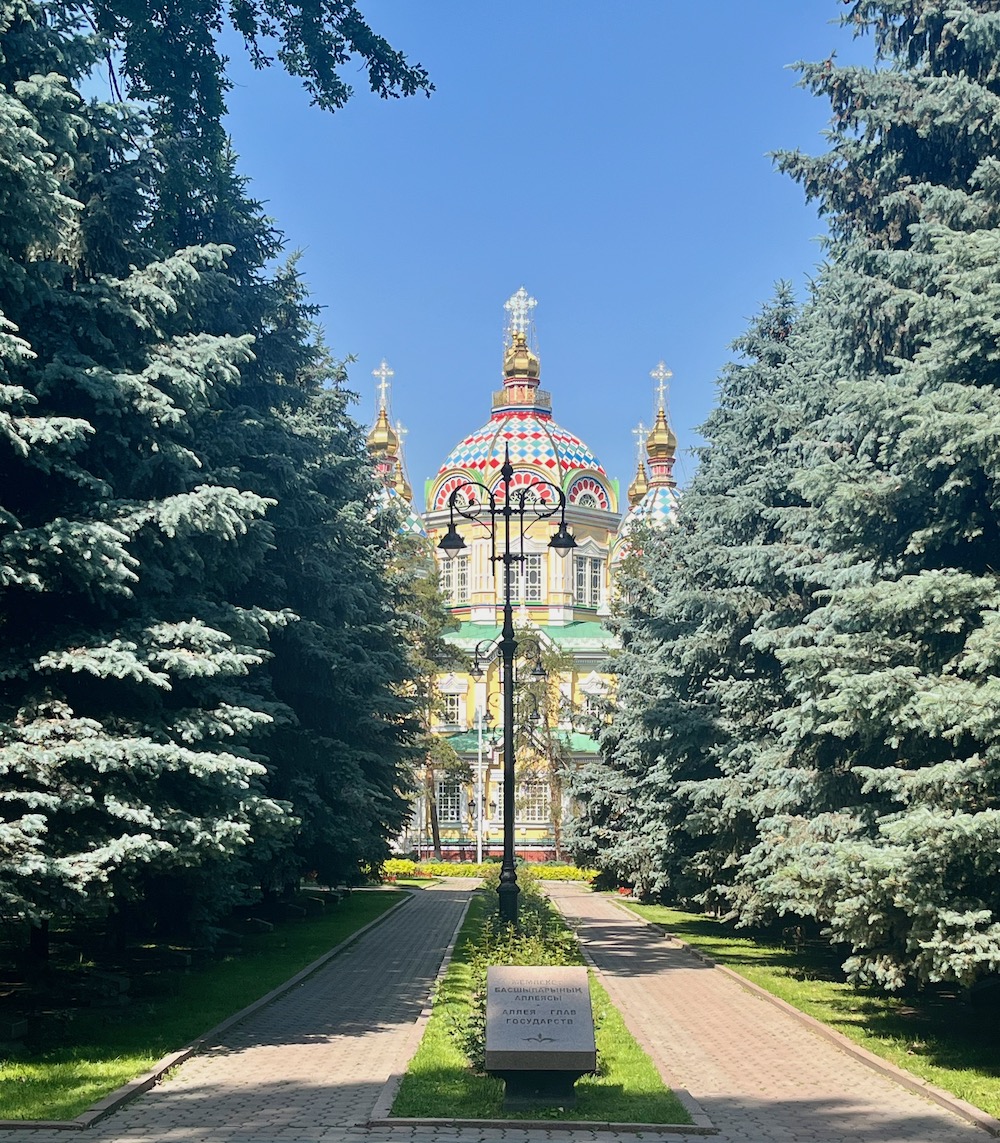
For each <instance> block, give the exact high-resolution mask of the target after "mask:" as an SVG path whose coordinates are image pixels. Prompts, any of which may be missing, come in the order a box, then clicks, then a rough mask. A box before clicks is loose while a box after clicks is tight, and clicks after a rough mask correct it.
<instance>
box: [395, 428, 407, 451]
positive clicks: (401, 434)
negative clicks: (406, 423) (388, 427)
mask: <svg viewBox="0 0 1000 1143" xmlns="http://www.w3.org/2000/svg"><path fill="white" fill-rule="evenodd" d="M409 431H410V430H409V429H404V428H403V422H402V421H397V422H396V436H397V437H399V447H400V450H402V447H403V437H405V436H406V434H407V433H408V432H409Z"/></svg>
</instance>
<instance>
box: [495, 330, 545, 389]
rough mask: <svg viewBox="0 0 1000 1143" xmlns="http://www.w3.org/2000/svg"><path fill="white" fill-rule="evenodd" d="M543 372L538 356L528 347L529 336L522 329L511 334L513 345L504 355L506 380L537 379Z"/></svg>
mask: <svg viewBox="0 0 1000 1143" xmlns="http://www.w3.org/2000/svg"><path fill="white" fill-rule="evenodd" d="M540 374H541V366H540V365H539V362H538V358H537V357H536V356H535V355H534V354H533V353H532V352H531V350H530V349H529V348H528V338H527V336H526V335H525V334H524V333H522V332H521V331H520V330H514V331H513V332H512V334H511V346H510V348H509V349H508V350H507V352H506V353H505V354H504V357H503V375H504V380H505V381H513V380H530V381H537V380H538V378H539V376H540Z"/></svg>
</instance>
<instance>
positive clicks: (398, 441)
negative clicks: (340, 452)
mask: <svg viewBox="0 0 1000 1143" xmlns="http://www.w3.org/2000/svg"><path fill="white" fill-rule="evenodd" d="M395 375H396V374H395V372H394V371H393V370H392V369H390V368H389V365H388V363H387V362H386V360H385V358H384V357H383V358H382V362H381V364H380V365H379V367H378V369H373V370H372V376H373V377H375V378H377V379H378V384H377V385H376V386H375V389H376V392H377V393H378V413H377V415H376V417H375V424H374V425H372V427H371V430H370V431H369V433H368V451H369V452H370V453H371V456H372V460H374V462H375V472H376V475H377V476H378V478H379V480H381V481H382V483H383V484H384V485H385V486H386V487H387V488H392V489H394V490H395V491H396V492H397V493H398V494H399V495H400V496H402V497H403V498H404V499H405V500H406V501H407V502H409V501H411V500H412V499H413V490H412V489H411V488H410V484H409V481H408V480H407V479H406V473H405V471H404V469H403V459H402V447H401V446H402V440H403V436H404V435H405V433H406V430H405V429H404V428H403V426H402V425H401V424H400V423H399V422H397V423H396V425H395V427H393V425H392V422H391V421H390V419H389V394H390V391H391V386H390V385H389V378H390V377H395Z"/></svg>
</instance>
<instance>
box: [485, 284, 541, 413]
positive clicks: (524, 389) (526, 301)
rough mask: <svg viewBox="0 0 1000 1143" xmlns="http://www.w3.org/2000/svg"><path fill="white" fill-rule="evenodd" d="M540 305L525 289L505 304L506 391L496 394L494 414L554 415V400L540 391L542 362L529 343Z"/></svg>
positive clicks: (504, 364)
mask: <svg viewBox="0 0 1000 1143" xmlns="http://www.w3.org/2000/svg"><path fill="white" fill-rule="evenodd" d="M537 305H538V302H537V301H535V299H534V298H532V297H529V296H528V291H527V290H526V289H525V288H524V286H521V288H520V289H519V290H518V291H517V292H516V293H514V294H512V295H511V296H510V297H509V298H508V299H507V300H506V301H505V302H504V304H503V308H504V309H505V310H506V311H507V325H506V328H505V330H504V355H503V388H502V389H501V390H500V391H499V392H498V393H494V394H493V415H494V416H497V415H504V416H505V415H506V414H507V412H508V411H509V410H510V409H511V408H518V409H530V410H532V411H533V412H535V413H536V414H539V415H541V416H543V417H547V416H551V413H552V398H551V397H550V395H549V394H548V393H546V392H544V391H543V390H541V389H539V388H538V380H539V377H540V375H541V363H540V362H539V360H538V354H537V353H535V352H534V351H533V350H532V348H531V345H530V343H529V333H530V332H531V329H532V325H533V322H532V320H531V311H532V310H533V309H534V308H535V306H537Z"/></svg>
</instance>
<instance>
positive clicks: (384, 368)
mask: <svg viewBox="0 0 1000 1143" xmlns="http://www.w3.org/2000/svg"><path fill="white" fill-rule="evenodd" d="M372 376H373V377H378V378H379V379H380V380H379V383H378V385H376V386H375V388H376V389H378V407H379V408H380V409H384V408H385V399H386V395H387V394H388V392H389V378H390V377H395V376H396V374H395V372H394V371H393V370H392V369H390V368H389V366H388V364H387V363H386V360H385V358H384V357H383V358H382V364H381V365H380V366H379V367H378V369H373V370H372Z"/></svg>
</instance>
